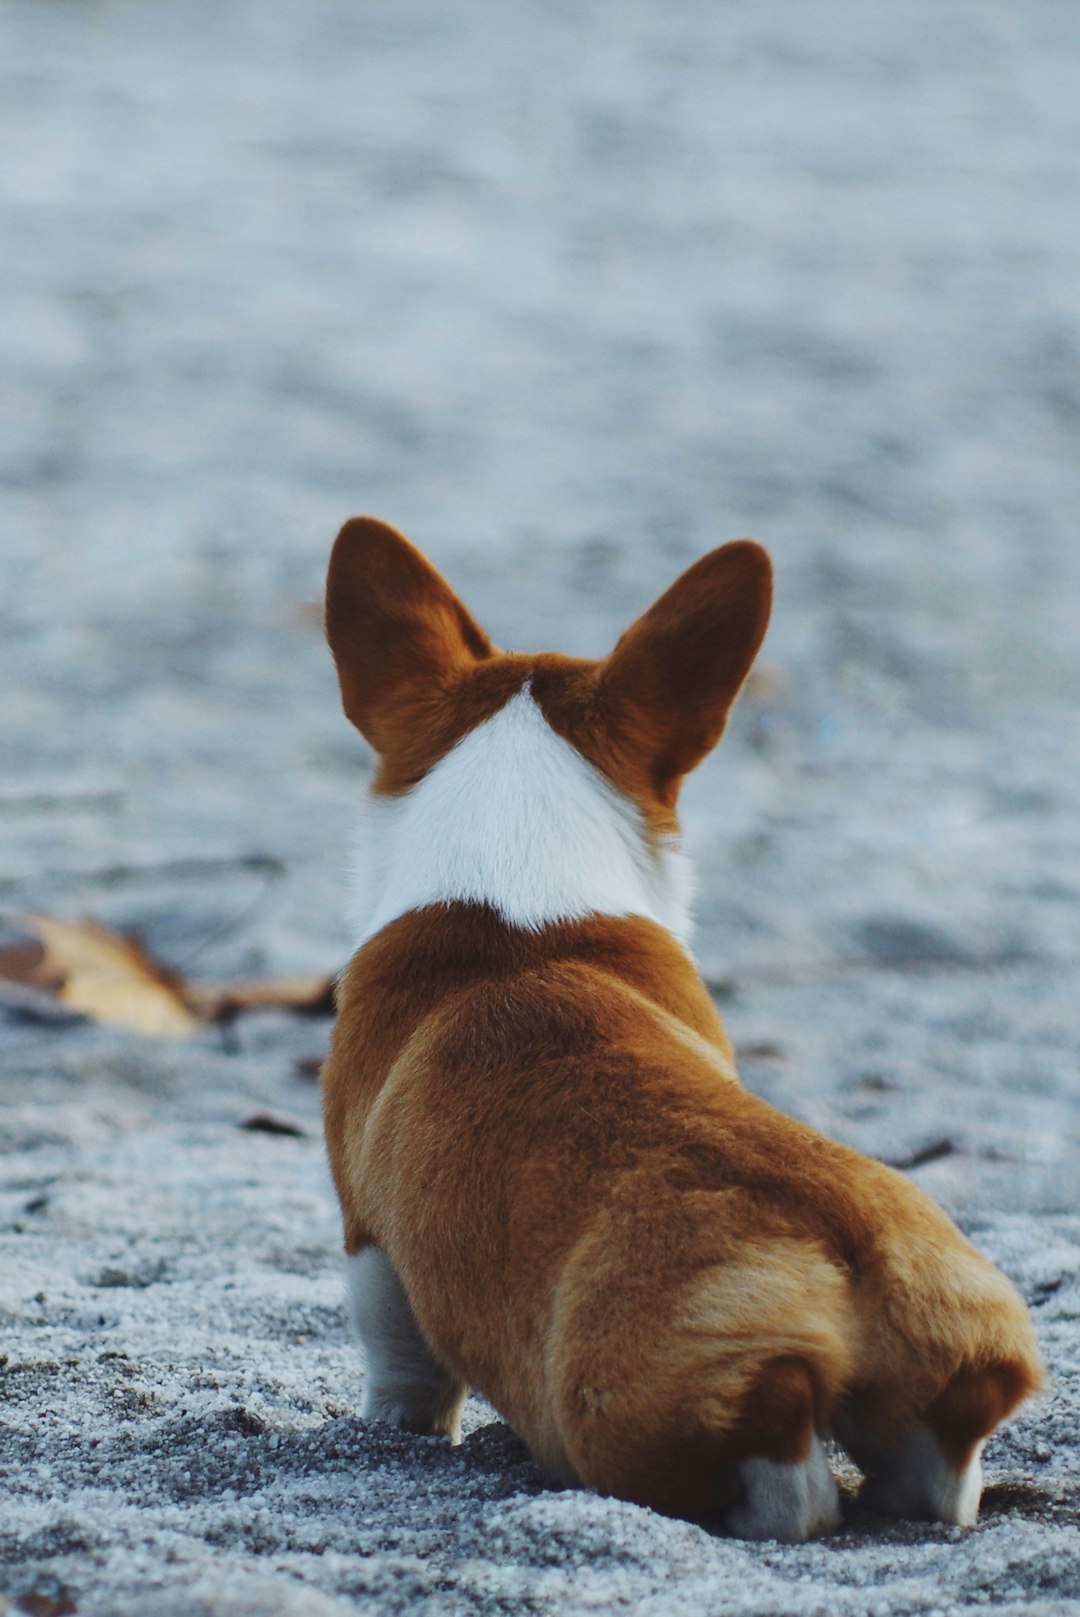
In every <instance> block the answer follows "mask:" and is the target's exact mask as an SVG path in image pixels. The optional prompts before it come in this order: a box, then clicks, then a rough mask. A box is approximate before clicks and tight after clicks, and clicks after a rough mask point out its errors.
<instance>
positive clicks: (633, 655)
mask: <svg viewBox="0 0 1080 1617" xmlns="http://www.w3.org/2000/svg"><path fill="white" fill-rule="evenodd" d="M771 607H772V564H771V562H770V561H769V556H768V552H767V551H765V550H763V549H762V548H761V546H760V545H757V544H755V543H754V541H753V540H752V539H736V540H734V541H733V542H732V543H731V544H729V545H722V546H721V547H720V549H719V550H713V551H710V553H709V554H708V555H707V556H703V557H702V558H701V560H700V561H698V562H695V563H694V565H693V567H690V568H689V569H688V570H687V571H686V572H685V573H683V575H682V577H681V578H678V579H676V580H675V583H674V584H672V586H671V588H670V589H669V590H667V591H666V592H665V593H664V594H663V595H662V596H661V597H660V599H659V600H658V601H657V602H656V604H655V605H654V606H651V607H650V608H649V610H648V611H647V612H646V613H645V614H644V615H643V616H642V617H640V618H639V619H638V620H637V622H636V623H635V624H633V625H632V627H631V628H629V629H628V630H627V631H626V633H625V634H624V635H623V637H622V639H621V640H620V641H619V643H618V645H617V646H616V647H615V650H614V651H613V652H612V653H611V656H610V657H609V658H608V659H607V662H606V663H604V664H602V665H601V668H600V671H599V678H598V688H597V694H598V698H599V702H600V706H601V709H602V711H603V712H604V714H605V716H606V717H607V719H608V722H609V723H610V724H611V726H612V729H613V731H614V732H615V734H616V735H618V737H619V741H620V745H621V747H622V748H623V749H625V750H626V751H627V752H630V753H636V754H637V755H638V758H639V760H640V763H641V764H642V765H643V767H644V772H645V777H646V779H647V780H648V781H649V784H650V787H651V789H652V791H653V792H654V793H655V794H656V796H657V798H658V799H659V800H660V802H662V803H663V804H665V806H668V807H670V806H672V805H673V804H674V802H675V798H676V796H677V795H678V790H679V785H680V782H681V781H682V778H683V776H684V775H686V774H687V773H688V772H689V771H690V770H691V769H693V768H694V767H695V765H696V764H699V763H700V762H701V760H702V758H704V757H705V755H706V753H708V752H710V751H711V750H712V748H713V747H715V746H716V743H717V742H718V741H719V740H720V737H721V736H722V735H723V733H724V726H725V725H726V723H727V718H728V714H729V712H730V711H731V705H732V703H733V702H734V700H735V698H736V696H737V695H738V694H739V688H740V687H741V685H742V683H743V681H744V680H745V678H746V676H747V674H748V673H749V672H750V666H751V664H752V663H753V661H754V658H755V657H756V656H757V653H758V648H759V646H760V645H761V642H762V640H763V639H764V638H765V630H766V628H767V627H768V623H769V613H770V610H771Z"/></svg>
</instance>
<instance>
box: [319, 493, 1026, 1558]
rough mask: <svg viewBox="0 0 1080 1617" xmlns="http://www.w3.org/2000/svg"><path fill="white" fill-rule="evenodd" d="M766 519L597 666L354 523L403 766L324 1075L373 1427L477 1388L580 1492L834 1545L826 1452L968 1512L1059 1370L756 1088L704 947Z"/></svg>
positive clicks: (352, 615)
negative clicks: (496, 639) (703, 842)
mask: <svg viewBox="0 0 1080 1617" xmlns="http://www.w3.org/2000/svg"><path fill="white" fill-rule="evenodd" d="M770 601H771V568H770V564H769V559H768V556H767V555H766V553H765V551H763V550H762V549H761V548H760V547H759V546H757V545H755V544H753V543H751V542H750V541H745V540H740V541H737V542H735V543H734V544H729V545H725V546H723V547H722V548H721V549H719V550H714V551H713V552H712V553H711V554H710V555H708V556H705V557H703V558H702V559H701V560H700V561H699V562H697V563H696V564H695V565H694V566H693V567H691V568H690V569H689V570H688V571H687V572H686V573H684V574H683V576H682V577H681V578H679V579H678V580H677V582H676V583H674V584H673V585H672V586H671V588H670V589H669V590H668V591H667V593H666V594H665V595H663V596H662V597H661V598H660V600H659V601H658V602H657V603H656V604H655V605H654V606H653V607H651V608H650V610H649V611H648V612H646V613H645V615H644V616H643V617H641V618H639V619H638V621H637V622H636V623H635V624H634V625H633V627H632V628H630V629H629V630H628V631H627V633H626V634H624V635H623V637H622V639H621V640H620V641H619V643H618V645H617V646H616V647H615V650H614V651H613V652H612V653H611V655H610V656H609V657H607V658H606V659H604V660H603V661H599V662H590V661H583V660H580V659H577V658H570V657H563V656H559V655H557V654H554V653H545V654H543V655H539V656H533V655H520V654H511V653H504V652H500V651H498V650H497V649H496V648H495V647H494V646H493V645H492V643H491V641H490V640H489V639H488V637H487V635H486V634H485V633H484V631H483V630H482V629H481V628H480V627H479V626H478V625H477V624H476V623H475V622H474V620H473V618H472V617H471V616H470V614H469V612H468V611H467V610H466V608H465V607H464V605H463V604H462V603H461V601H459V600H458V598H457V596H456V595H455V594H454V593H453V591H452V590H451V589H450V587H449V586H448V585H447V584H446V583H445V581H444V580H443V579H442V578H441V577H440V575H439V574H438V573H437V572H436V571H435V570H434V568H433V567H432V566H431V565H430V564H429V563H428V562H427V561H426V560H425V558H424V557H423V556H422V555H421V554H420V552H419V551H418V550H416V549H415V548H414V547H413V546H412V545H411V544H410V543H409V542H408V541H407V540H406V539H404V538H403V537H402V536H401V535H400V534H398V533H396V532H395V531H394V530H393V529H392V528H389V527H387V526H386V525H385V524H383V523H381V522H377V521H375V520H373V519H371V518H357V519H354V520H353V521H350V522H348V523H346V525H345V527H344V528H343V529H342V531H341V533H340V535H339V536H338V539H337V542H336V544H335V546H334V551H333V557H332V560H331V563H330V575H329V580H328V587H327V601H326V609H327V610H326V617H327V629H328V634H329V640H330V645H331V648H332V650H333V654H334V659H335V661H336V664H337V670H338V675H339V678H340V682H341V691H342V697H343V700H344V706H345V712H346V713H347V715H348V717H349V718H350V719H351V720H352V722H353V724H355V725H356V727H357V728H358V729H359V730H360V731H361V733H362V734H363V735H364V736H365V737H366V738H367V740H368V741H369V742H370V743H371V745H372V746H373V747H374V749H375V751H376V753H377V754H378V761H379V769H378V775H377V778H376V780H375V782H374V787H373V790H372V793H371V800H370V803H369V805H368V809H367V816H366V822H365V825H364V827H363V845H362V849H361V855H360V871H359V875H360V894H359V911H358V928H359V946H358V949H357V952H356V954H355V955H354V957H353V959H352V962H351V963H350V965H349V966H348V968H347V970H346V972H345V973H344V976H343V979H342V982H341V986H340V995H339V1010H338V1018H337V1024H336V1027H335V1031H334V1037H333V1043H332V1047H331V1052H330V1056H329V1059H328V1061H327V1063H326V1067H325V1070H324V1075H323V1084H324V1104H325V1117H326V1135H327V1141H328V1144H329V1152H330V1161H331V1165H332V1168H333V1173H334V1178H335V1181H336V1184H337V1189H338V1193H339V1195H340V1198H341V1205H342V1211H343V1216H344V1225H345V1248H346V1251H347V1253H348V1254H349V1260H348V1261H349V1265H350V1271H351V1272H350V1298H351V1313H352V1316H353V1319H354V1322H355V1325H356V1326H357V1328H358V1331H359V1334H360V1337H361V1339H362V1342H363V1346H364V1348H365V1351H366V1355H367V1382H366V1390H365V1396H364V1404H363V1413H364V1414H365V1415H366V1416H369V1417H373V1418H377V1419H381V1420H386V1421H391V1422H393V1423H395V1424H397V1425H399V1426H403V1427H406V1428H407V1429H409V1430H411V1431H417V1432H441V1433H446V1434H448V1435H449V1436H450V1437H451V1438H455V1437H456V1436H457V1431H458V1419H459V1412H460V1408H461V1403H462V1400H463V1398H464V1396H465V1392H466V1390H467V1389H468V1388H469V1387H476V1388H478V1389H479V1390H480V1391H481V1392H483V1393H484V1395H485V1396H486V1397H487V1398H488V1399H490V1401H491V1403H492V1404H494V1406H495V1408H496V1409H498V1410H499V1411H500V1412H501V1413H502V1414H503V1415H504V1416H505V1417H506V1419H507V1420H508V1421H509V1422H510V1424H511V1426H513V1427H514V1429H515V1430H516V1431H517V1432H518V1433H519V1434H520V1436H521V1437H522V1438H523V1439H524V1441H525V1442H526V1443H527V1444H528V1445H529V1447H530V1449H531V1450H532V1452H533V1454H534V1455H535V1456H536V1458H537V1460H538V1461H539V1462H540V1464H541V1465H542V1466H543V1467H544V1468H545V1469H546V1470H547V1471H548V1472H549V1473H550V1474H551V1475H552V1476H553V1477H554V1478H556V1479H560V1480H562V1481H564V1482H568V1483H573V1482H576V1483H580V1484H583V1485H585V1486H587V1487H590V1488H596V1489H598V1490H600V1491H602V1492H604V1493H608V1494H616V1495H619V1496H620V1497H622V1498H624V1499H629V1500H635V1501H639V1502H641V1503H643V1504H647V1505H652V1506H654V1507H655V1508H656V1509H658V1510H661V1511H666V1512H672V1513H677V1514H683V1515H689V1516H693V1517H702V1518H706V1517H707V1518H712V1519H713V1520H717V1521H722V1522H723V1523H724V1524H725V1525H726V1526H727V1528H728V1529H729V1530H730V1531H732V1532H734V1533H737V1534H740V1535H742V1536H745V1537H749V1538H780V1539H788V1540H799V1539H804V1538H806V1537H807V1536H808V1535H811V1534H816V1533H821V1532H824V1531H827V1530H828V1529H829V1528H831V1527H833V1526H835V1525H836V1523H837V1521H838V1519H839V1510H838V1496H837V1488H836V1484H835V1481H834V1479H833V1476H832V1473H831V1471H830V1469H829V1465H828V1461H827V1458H826V1453H825V1449H824V1447H823V1443H822V1439H823V1437H825V1436H832V1437H835V1438H836V1439H837V1440H838V1441H839V1442H840V1443H841V1444H842V1445H843V1447H844V1448H845V1449H846V1450H847V1452H848V1453H849V1454H850V1455H851V1457H852V1458H853V1459H854V1461H855V1462H856V1464H857V1465H858V1466H859V1467H860V1468H861V1469H862V1471H863V1472H864V1473H865V1474H866V1477H867V1482H866V1483H865V1485H864V1495H863V1497H864V1498H865V1499H866V1500H867V1502H868V1503H869V1504H871V1505H872V1506H873V1507H874V1508H875V1509H878V1510H881V1511H884V1512H887V1513H890V1514H894V1515H898V1516H914V1517H928V1518H930V1519H932V1520H938V1521H943V1522H952V1523H959V1524H968V1523H971V1522H973V1521H974V1520H975V1516H976V1513H977V1510H978V1504H979V1493H980V1488H981V1467H980V1458H979V1457H980V1454H981V1451H982V1447H983V1444H984V1441H985V1439H986V1437H987V1435H988V1434H989V1433H990V1432H992V1431H993V1429H994V1427H995V1426H996V1425H997V1424H998V1422H999V1421H1000V1420H1002V1419H1003V1417H1004V1416H1006V1415H1008V1414H1009V1412H1010V1411H1011V1410H1012V1409H1014V1408H1015V1406H1016V1405H1017V1404H1018V1403H1019V1402H1020V1401H1021V1399H1023V1398H1025V1397H1026V1396H1027V1395H1028V1394H1029V1393H1031V1392H1033V1391H1034V1390H1035V1389H1037V1388H1038V1386H1039V1385H1040V1382H1041V1380H1042V1369H1041V1365H1040V1362H1039V1356H1038V1351H1037V1348H1036V1344H1035V1339H1034V1335H1033V1332H1032V1328H1031V1324H1030V1322H1029V1319H1028V1316H1027V1313H1026V1310H1025V1308H1024V1306H1023V1303H1022V1302H1021V1300H1020V1298H1019V1297H1018V1295H1017V1293H1016V1292H1015V1290H1014V1289H1013V1287H1012V1286H1011V1285H1010V1283H1009V1282H1008V1281H1007V1280H1006V1279H1005V1278H1004V1277H1003V1276H1002V1275H1001V1274H1000V1273H999V1272H998V1271H997V1270H996V1269H995V1268H993V1267H992V1265H991V1264H990V1263H988V1262H987V1261H986V1259H984V1258H983V1257H982V1256H980V1254H979V1253H978V1252H976V1251H975V1249H974V1248H973V1247H972V1246H970V1245H969V1243H968V1242H967V1241H966V1240H965V1239H964V1238H963V1236H962V1235H961V1234H960V1233H959V1231H958V1230H957V1229H956V1228H955V1226H954V1225H953V1224H952V1223H951V1222H950V1221H949V1219H948V1218H946V1217H945V1215H944V1214H943V1213H942V1212H941V1211H940V1210H939V1208H938V1207H937V1206H936V1205H935V1204H934V1203H933V1202H932V1201H930V1200H929V1198H928V1197H927V1196H925V1195H924V1194H923V1193H922V1192H921V1191H919V1190H918V1189H916V1188H915V1186H914V1185H912V1184H910V1183H909V1182H908V1181H907V1180H906V1179H904V1178H903V1177H902V1176H901V1175H900V1174H899V1173H896V1172H893V1171H892V1170H891V1169H889V1168H886V1167H883V1166H882V1165H881V1164H880V1163H877V1162H873V1161H870V1160H869V1159H867V1158H865V1157H861V1156H859V1155H857V1154H856V1153H855V1152H854V1151H850V1150H847V1149H846V1148H844V1147H843V1146H838V1145H833V1144H832V1143H831V1142H830V1141H828V1140H826V1139H824V1138H822V1137H821V1136H820V1135H818V1134H816V1133H814V1132H813V1130H811V1129H809V1128H807V1127H805V1126H804V1125H803V1124H801V1123H797V1122H793V1121H792V1120H791V1119H790V1118H788V1117H785V1116H784V1115H783V1114H782V1113H780V1112H777V1111H775V1110H773V1108H772V1107H770V1106H767V1105H766V1104H765V1103H764V1102H763V1101H761V1100H759V1099H757V1098H756V1097H755V1096H754V1095H751V1094H749V1093H747V1091H746V1090H744V1089H743V1088H742V1087H741V1086H740V1084H739V1080H738V1077H737V1075H736V1070H735V1064H734V1060H733V1057H732V1049H731V1045H730V1043H729V1041H728V1038H727V1035H726V1033H725V1032H724V1029H723V1026H722V1025H721V1023H720V1020H719V1017H718V1016H717V1013H716V1010H715V1008H714V1006H713V1003H712V1000H711V999H710V997H709V995H708V993H707V991H706V989H705V987H704V985H703V984H702V982H701V980H700V978H699V977H698V975H697V972H696V971H695V969H694V964H693V961H692V959H691V957H690V954H689V953H688V949H687V939H688V933H689V926H690V923H689V916H688V910H687V894H688V884H687V880H686V875H685V871H684V865H683V858H682V855H681V854H680V853H679V852H678V849H677V837H678V821H677V819H676V813H675V804H676V797H677V794H678V791H679V785H680V782H681V781H682V779H683V777H684V776H685V775H686V773H687V771H689V770H691V769H693V768H694V766H695V765H696V764H697V763H699V762H700V761H701V759H702V758H703V757H704V756H705V754H706V753H707V752H708V751H709V750H710V749H711V748H712V747H713V746H714V745H715V744H716V742H717V741H718V740H719V738H720V735H721V733H722V731H723V729H724V725H725V722H726V720H727V716H728V712H729V710H730V708H731V705H732V702H733V701H734V700H735V697H736V695H737V693H738V691H739V687H740V686H741V685H742V683H743V680H744V679H745V677H746V674H747V672H748V670H749V668H750V665H751V663H752V662H753V660H754V656H755V655H756V653H757V650H758V647H759V645H760V643H761V640H762V638H763V636H764V634H765V628H766V624H767V622H768V617H769V609H770Z"/></svg>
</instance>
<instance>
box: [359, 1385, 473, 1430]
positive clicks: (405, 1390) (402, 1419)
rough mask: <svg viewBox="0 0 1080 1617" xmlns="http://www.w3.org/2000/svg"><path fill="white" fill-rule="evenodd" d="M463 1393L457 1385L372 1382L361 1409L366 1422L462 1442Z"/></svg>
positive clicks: (366, 1390) (367, 1389)
mask: <svg viewBox="0 0 1080 1617" xmlns="http://www.w3.org/2000/svg"><path fill="white" fill-rule="evenodd" d="M460 1414H461V1393H460V1390H459V1388H458V1386H457V1383H456V1382H453V1381H450V1382H448V1383H447V1384H445V1385H444V1386H441V1387H433V1386H431V1385H430V1384H427V1385H417V1384H412V1385H407V1384H403V1383H402V1382H400V1381H399V1382H376V1381H374V1380H372V1379H370V1378H369V1380H368V1382H367V1385H366V1386H365V1388H364V1396H363V1400H362V1402H361V1405H360V1416H361V1419H363V1420H378V1421H383V1422H384V1423H385V1424H386V1425H387V1426H396V1427H398V1429H399V1430H400V1431H403V1432H417V1433H420V1434H427V1435H435V1436H439V1437H448V1438H449V1439H450V1441H451V1443H460V1442H461V1419H460Z"/></svg>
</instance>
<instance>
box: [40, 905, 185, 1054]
mask: <svg viewBox="0 0 1080 1617" xmlns="http://www.w3.org/2000/svg"><path fill="white" fill-rule="evenodd" d="M26 924H27V925H28V926H29V928H30V929H31V931H32V932H34V933H35V934H36V935H37V937H38V939H39V940H40V942H41V944H42V946H43V948H44V958H43V960H42V963H41V967H40V971H41V973H42V974H43V976H41V977H39V978H38V982H39V984H40V985H41V986H53V985H56V986H55V992H56V997H57V999H59V1000H60V1001H61V1002H62V1003H63V1004H65V1005H70V1006H71V1007H72V1009H73V1010H77V1011H83V1012H84V1013H85V1014H86V1015H88V1016H92V1017H93V1018H94V1019H95V1020H96V1021H98V1022H111V1023H118V1024H119V1025H120V1026H122V1027H130V1028H135V1029H136V1030H137V1031H138V1032H140V1033H151V1034H156V1035H157V1036H158V1037H164V1038H185V1037H187V1036H188V1035H189V1034H191V1033H193V1032H194V1031H195V1028H196V1027H197V1026H198V1022H197V1020H196V1017H195V1016H194V1014H193V1013H192V1011H191V1009H190V1007H189V1006H188V1005H187V1003H186V1002H185V999H184V992H183V985H182V983H181V981H180V979H179V978H178V977H177V976H175V974H174V973H172V972H170V971H168V970H167V969H166V968H165V967H164V966H162V965H161V964H159V962H158V961H156V960H155V959H154V958H153V956H152V955H150V954H148V953H147V951H146V949H144V948H143V946H142V944H141V943H139V942H138V940H137V939H135V938H127V937H124V936H122V935H121V934H120V933H119V932H113V931H111V930H110V928H109V927H106V926H101V925H100V924H99V923H98V922H97V921H90V920H83V921H57V920H54V919H53V918H52V917H51V916H47V915H31V916H28V917H27V920H26Z"/></svg>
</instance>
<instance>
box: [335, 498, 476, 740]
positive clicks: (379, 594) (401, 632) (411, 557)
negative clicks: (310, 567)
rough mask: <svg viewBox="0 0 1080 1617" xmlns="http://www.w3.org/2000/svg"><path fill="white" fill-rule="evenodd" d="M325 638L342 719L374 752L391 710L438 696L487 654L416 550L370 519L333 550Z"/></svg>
mask: <svg viewBox="0 0 1080 1617" xmlns="http://www.w3.org/2000/svg"><path fill="white" fill-rule="evenodd" d="M326 636H327V639H328V640H329V642H330V650H331V651H332V652H333V654H334V662H335V663H336V664H337V672H338V680H339V682H340V684H341V700H342V705H343V706H344V708H345V712H346V714H347V715H348V717H349V718H350V719H351V720H352V722H353V724H355V725H356V728H357V729H358V730H359V731H360V733H361V734H362V735H363V736H364V737H365V738H366V739H367V740H368V741H370V742H371V745H372V746H373V747H374V748H375V750H376V751H377V752H385V750H386V747H387V744H388V742H389V741H390V739H391V738H392V732H393V725H394V722H395V715H394V708H395V705H396V704H399V703H401V702H402V701H404V702H406V703H407V702H408V701H409V700H410V699H416V698H418V697H419V698H420V699H421V700H422V699H423V697H424V695H425V694H430V693H434V692H437V691H438V689H439V688H440V687H442V686H443V685H444V684H445V683H446V682H448V681H449V680H451V679H452V678H453V677H454V675H455V674H457V673H461V672H464V671H465V670H466V669H468V668H470V667H472V666H473V665H474V664H476V663H477V662H481V661H483V659H484V658H486V657H490V656H492V655H493V653H494V650H495V648H494V646H493V645H492V644H491V641H490V640H489V639H488V637H487V635H486V634H485V633H484V631H483V629H481V628H480V627H479V625H478V624H476V623H475V622H474V621H473V619H472V618H471V617H470V615H469V613H468V612H467V610H466V609H465V607H464V606H463V605H462V603H461V602H460V601H459V600H458V598H457V596H456V595H455V594H454V592H453V590H452V589H451V588H450V586H449V584H447V582H446V580H445V579H444V578H442V577H441V576H440V574H438V573H437V572H436V571H435V569H434V567H432V565H431V563H430V562H429V561H428V560H427V559H426V558H425V557H424V556H422V555H421V554H420V552H419V550H417V548H416V546H415V545H411V544H410V543H409V541H408V540H407V539H406V538H405V537H404V536H403V535H402V534H400V533H398V532H397V531H396V529H394V528H391V527H390V526H389V525H388V524H387V523H385V522H379V521H378V520H377V518H375V517H352V518H351V519H350V520H349V521H348V522H346V524H345V526H344V527H343V528H342V530H341V532H340V533H339V534H338V536H337V539H336V540H335V541H334V548H333V551H332V552H331V556H330V571H329V574H328V575H327V580H326Z"/></svg>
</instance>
